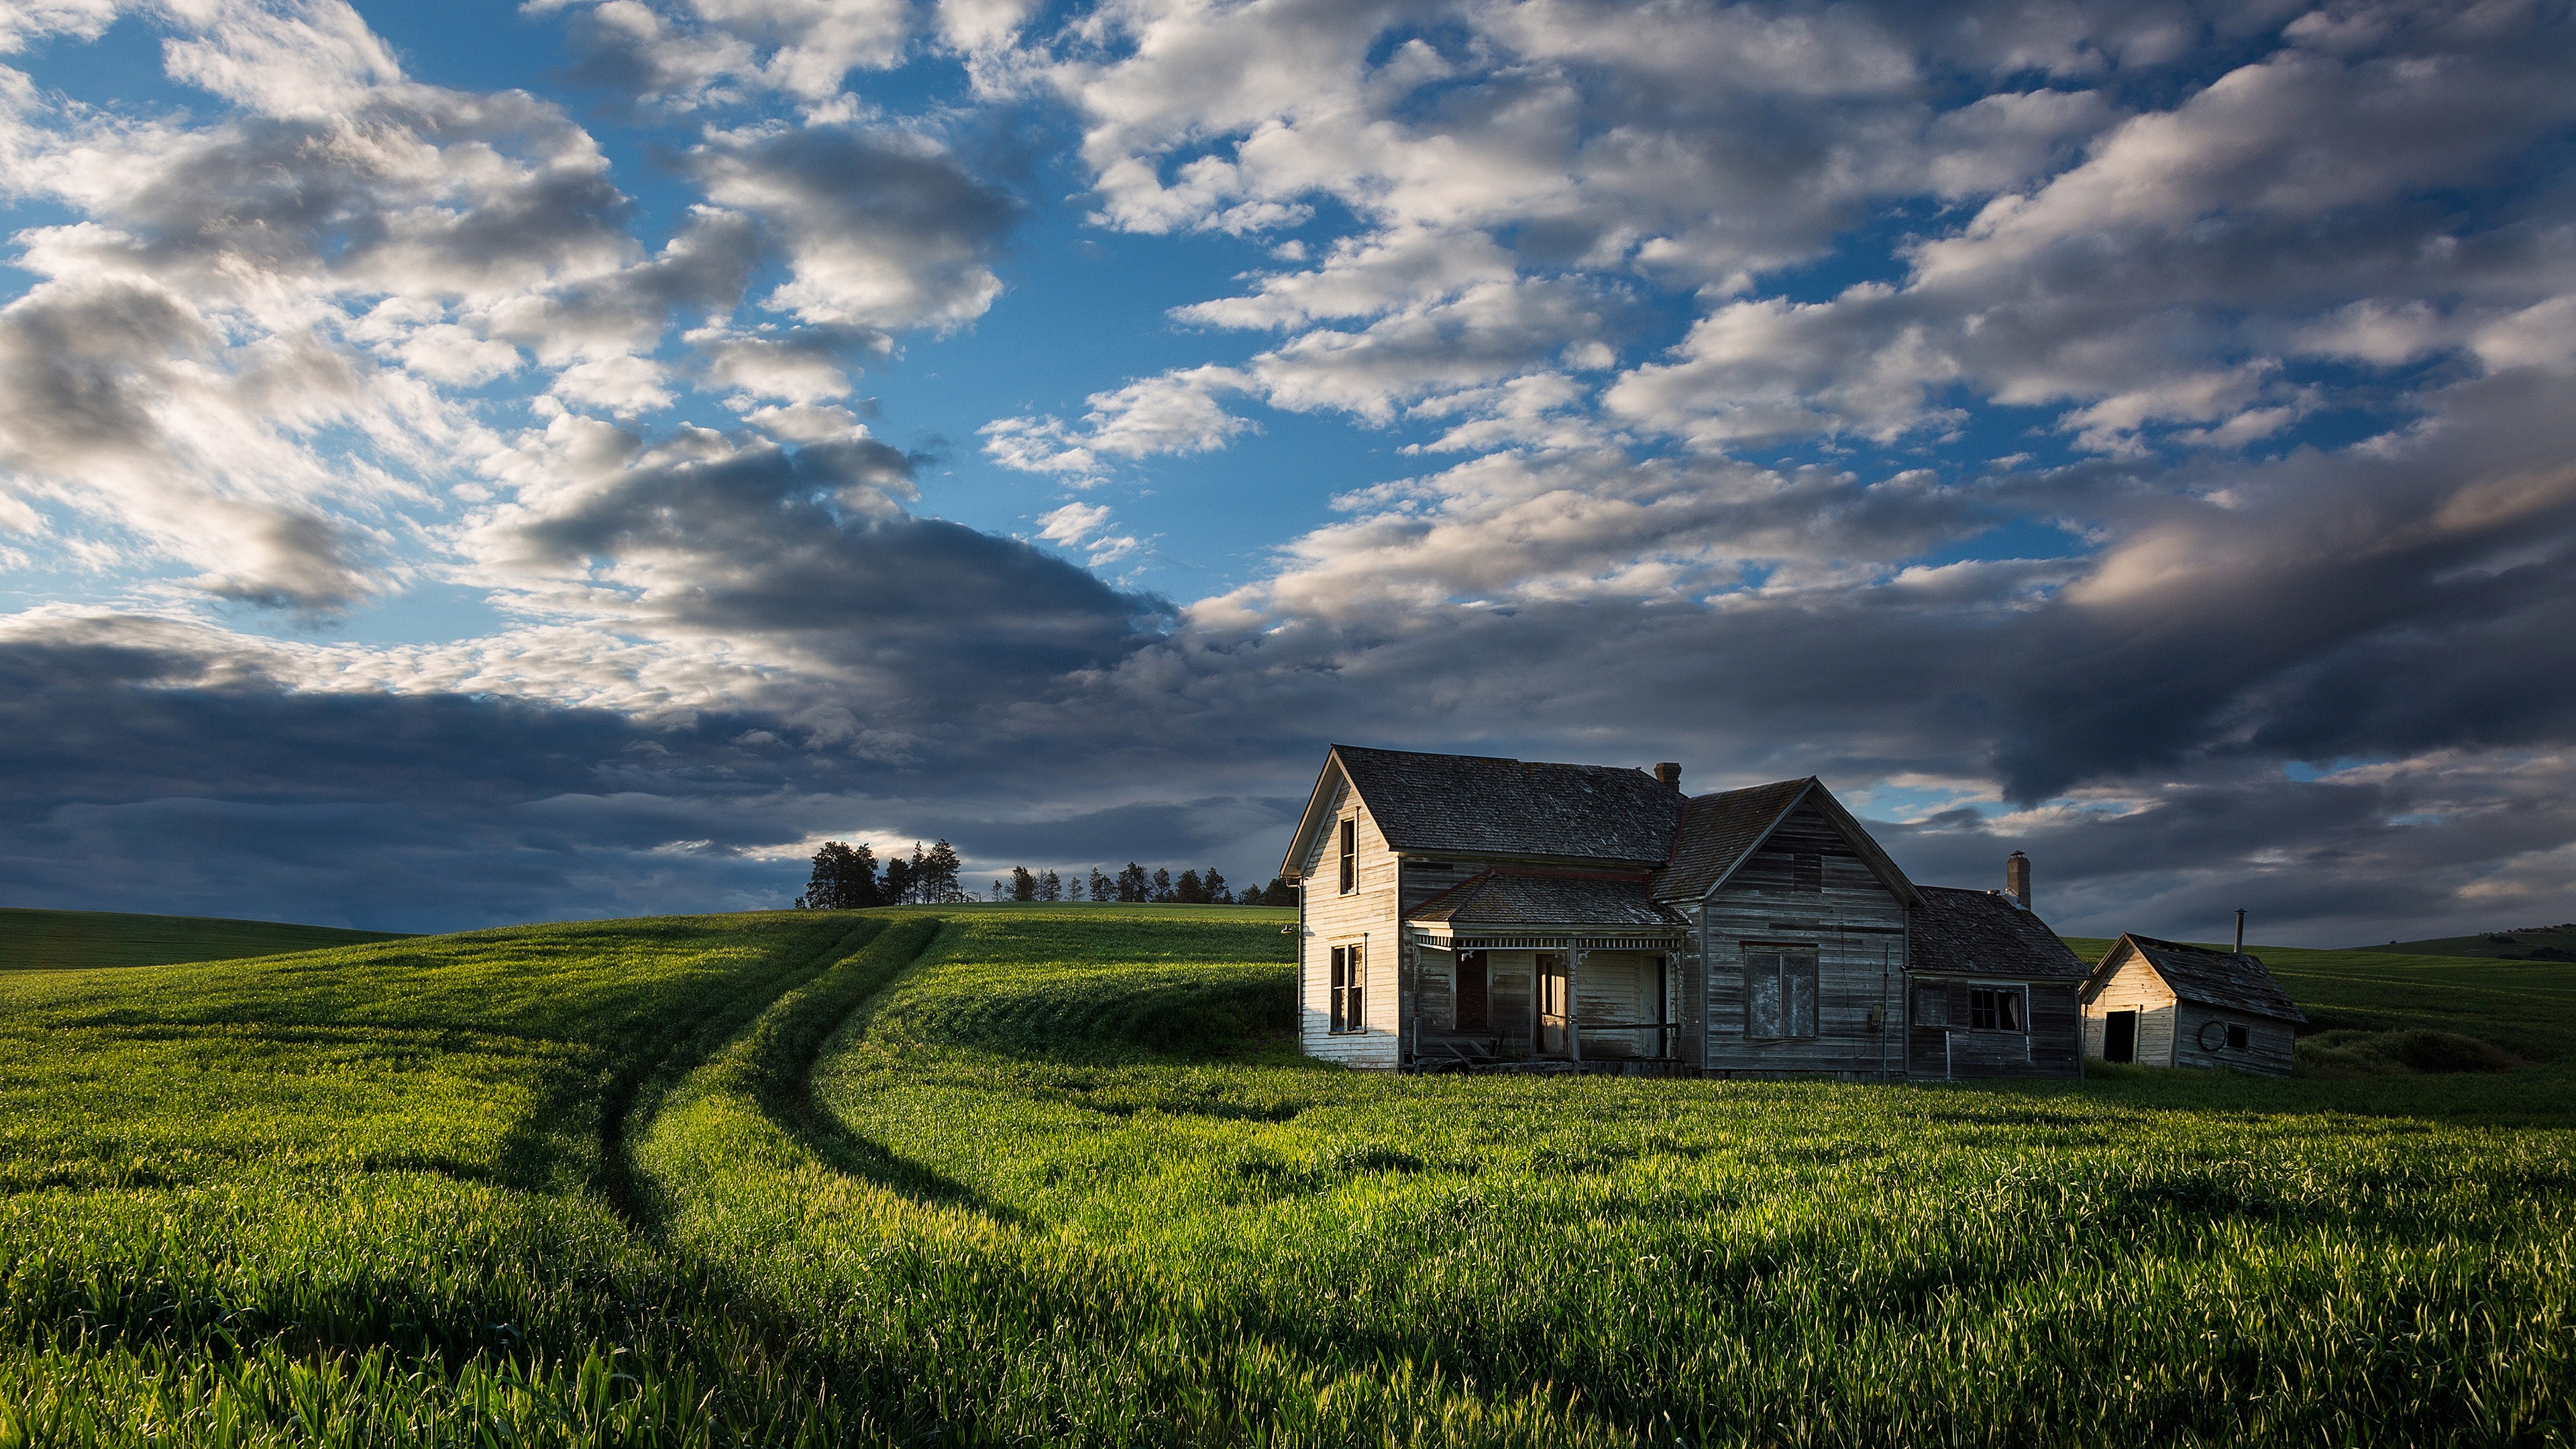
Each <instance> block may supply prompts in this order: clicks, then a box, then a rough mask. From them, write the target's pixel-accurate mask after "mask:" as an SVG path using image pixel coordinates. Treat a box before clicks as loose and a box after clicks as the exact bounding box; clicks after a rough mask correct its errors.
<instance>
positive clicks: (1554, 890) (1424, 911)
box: [1406, 870, 1683, 930]
mask: <svg viewBox="0 0 2576 1449" xmlns="http://www.w3.org/2000/svg"><path fill="white" fill-rule="evenodd" d="M1406 919H1408V920H1414V921H1446V922H1453V923H1463V922H1472V923H1474V924H1476V925H1480V926H1579V927H1584V928H1590V929H1619V930H1637V929H1640V928H1647V927H1669V928H1671V929H1673V930H1680V929H1681V928H1682V926H1683V920H1682V917H1681V915H1680V913H1678V912H1676V911H1670V910H1666V909H1665V908H1664V907H1662V906H1659V905H1657V904H1655V901H1654V898H1653V897H1652V896H1650V895H1648V894H1647V892H1646V881H1645V878H1644V877H1643V876H1611V875H1576V874H1568V873H1565V872H1561V871H1535V870H1488V871H1480V872H1478V873H1477V874H1475V875H1472V876H1469V877H1468V878H1467V879H1465V880H1463V881H1460V882H1459V883H1458V884H1456V885H1454V886H1451V887H1450V888H1449V889H1447V890H1445V891H1442V892H1441V893H1440V894H1438V895H1436V896H1433V897H1432V898H1431V899H1429V900H1427V901H1424V902H1423V903H1422V904H1421V905H1419V906H1417V907H1415V908H1414V909H1413V910H1412V911H1410V912H1408V913H1407V915H1406Z"/></svg>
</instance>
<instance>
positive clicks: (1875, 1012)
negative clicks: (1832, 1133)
mask: <svg viewBox="0 0 2576 1449" xmlns="http://www.w3.org/2000/svg"><path fill="white" fill-rule="evenodd" d="M1801 854H1807V855H1814V856H1817V857H1819V858H1820V864H1821V872H1820V878H1819V879H1818V880H1817V881H1816V882H1815V884H1814V885H1813V886H1812V887H1811V888H1805V889H1802V888H1801V887H1800V883H1799V881H1798V879H1797V869H1796V864H1795V858H1796V857H1797V856H1798V855H1801ZM1701 909H1702V911H1704V913H1705V914H1704V919H1705V921H1706V922H1707V934H1706V937H1705V940H1704V947H1705V951H1706V958H1705V966H1704V972H1703V989H1702V991H1701V993H1700V1007H1701V1017H1702V1022H1703V1023H1704V1025H1703V1027H1702V1029H1701V1030H1700V1031H1698V1032H1697V1033H1696V1036H1697V1039H1698V1040H1699V1041H1700V1042H1702V1043H1703V1044H1704V1045H1705V1049H1706V1052H1707V1056H1706V1058H1705V1062H1706V1070H1707V1071H1708V1072H1710V1073H1711V1074H1713V1075H1728V1074H1736V1073H1753V1074H1770V1073H1835V1074H1843V1075H1852V1076H1877V1075H1879V1074H1880V1073H1881V1072H1882V1071H1884V1072H1886V1073H1887V1074H1888V1075H1891V1076H1893V1075H1896V1074H1899V1073H1902V1072H1903V1071H1904V1070H1905V1061H1904V1055H1903V1050H1902V1044H1901V1043H1900V1042H1899V1041H1897V1040H1896V1039H1895V1037H1894V1036H1893V1035H1892V1033H1891V1032H1890V1031H1889V1030H1888V1020H1889V1019H1888V1017H1887V1015H1886V1014H1885V1013H1886V1011H1887V1009H1888V1008H1890V1007H1892V1006H1893V1005H1894V1003H1895V1000H1896V993H1897V991H1898V990H1899V988H1900V987H1901V986H1902V985H1903V978H1904V972H1905V907H1904V905H1903V903H1902V902H1900V901H1898V900H1897V898H1896V897H1895V895H1894V894H1892V893H1891V892H1890V891H1889V890H1888V888H1887V887H1886V886H1885V885H1884V884H1883V883H1881V882H1880V880H1879V878H1878V876H1877V875H1876V874H1875V873H1874V872H1872V871H1871V870H1870V868H1869V866H1868V865H1867V864H1866V863H1865V862H1863V861H1862V860H1861V858H1860V856H1859V855H1858V854H1857V853H1856V852H1855V851H1853V850H1852V848H1851V846H1850V844H1849V843H1847V842H1846V841H1845V840H1844V839H1843V835H1842V832H1841V831H1840V830H1838V829H1836V828H1834V826H1833V824H1832V823H1831V822H1830V821H1828V820H1827V819H1826V818H1825V817H1824V814H1823V813H1822V812H1821V811H1819V810H1817V809H1816V808H1815V807H1814V806H1813V805H1804V806H1801V807H1799V809H1798V811H1797V813H1795V814H1793V815H1792V816H1790V818H1789V819H1787V820H1785V821H1783V822H1781V824H1780V828H1779V829H1777V830H1775V831H1773V832H1772V834H1771V838H1770V839H1769V840H1767V841H1765V842H1764V843H1763V846H1762V849H1760V850H1759V851H1757V852H1755V853H1754V855H1753V856H1752V858H1750V859H1748V860H1746V861H1745V862H1744V864H1743V865H1742V866H1741V867H1739V868H1738V869H1737V871H1736V873H1735V875H1734V876H1733V878H1731V879H1730V880H1728V881H1727V883H1726V884H1725V885H1723V886H1721V887H1719V888H1718V889H1717V890H1716V891H1714V892H1712V893H1711V894H1710V895H1709V897H1708V899H1707V900H1706V901H1705V902H1704V903H1702V907H1701ZM1747 942H1753V943H1755V945H1754V947H1753V949H1754V950H1756V951H1759V950H1762V949H1764V948H1765V947H1768V948H1772V949H1777V948H1779V947H1783V946H1788V947H1812V948H1813V949H1814V950H1815V952H1816V988H1817V990H1816V1035H1815V1036H1813V1037H1811V1038H1799V1039H1789V1040H1770V1039H1764V1038H1758V1037H1753V1036H1750V1035H1748V1034H1747V1031H1746V1020H1745V1014H1746V1013H1745V990H1744V972H1745V954H1746V943H1747ZM1686 1055H1687V1054H1686Z"/></svg>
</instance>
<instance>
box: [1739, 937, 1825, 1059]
mask: <svg viewBox="0 0 2576 1449" xmlns="http://www.w3.org/2000/svg"><path fill="white" fill-rule="evenodd" d="M1744 1034H1745V1035H1746V1036H1749V1037H1757V1038H1769V1039H1772V1040H1780V1039H1784V1038H1792V1037H1811V1036H1814V1035H1816V953H1815V952H1814V951H1812V950H1807V951H1798V950H1789V951H1780V950H1770V951H1763V950H1748V951H1746V952H1745V953H1744Z"/></svg>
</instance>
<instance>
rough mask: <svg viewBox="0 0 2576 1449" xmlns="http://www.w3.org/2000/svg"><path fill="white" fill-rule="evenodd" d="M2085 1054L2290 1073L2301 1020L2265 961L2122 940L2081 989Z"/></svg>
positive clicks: (2140, 938)
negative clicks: (2292, 1051) (2082, 990)
mask: <svg viewBox="0 0 2576 1449" xmlns="http://www.w3.org/2000/svg"><path fill="white" fill-rule="evenodd" d="M2082 999H2083V1004H2084V1054H2085V1055H2086V1056H2088V1057H2091V1058H2093V1059H2095V1060H2096V1061H2106V1062H2136V1063H2139V1064H2140V1065H2142V1066H2151V1067H2226V1068H2231V1069H2233V1070H2236V1071H2240V1072H2261V1073H2264V1074H2267V1075H2270V1076H2275V1077H2286V1076H2288V1075H2289V1074H2290V1062H2291V1049H2292V1047H2293V1045H2294V1043H2295V1038H2296V1036H2297V1033H2298V1028H2299V1026H2300V1024H2301V1023H2303V1022H2305V1021H2306V1020H2307V1019H2308V1018H2307V1016H2306V1014H2305V1013H2303V1012H2301V1011H2300V1010H2299V1008H2298V1007H2297V1006H2296V1005H2294V1004H2292V1002H2291V1001H2290V994H2289V993H2288V992H2286V991H2283V990H2282V989H2281V983H2280V982H2278V981H2275V980H2273V979H2272V973H2271V972H2270V971H2269V970H2267V969H2265V968H2264V965H2263V962H2262V959H2261V958H2260V957H2256V956H2249V955H2247V954H2245V952H2244V951H2243V950H2242V949H2241V948H2240V949H2238V950H2235V951H2212V950H2209V949H2207V948H2205V947H2201V946H2186V945H2182V944H2180V943H2179V942H2174V941H2159V940H2157V939H2156V938H2155V937H2153V936H2137V935H2128V936H2122V937H2121V938H2120V939H2119V941H2118V942H2117V943H2116V944H2114V945H2113V946H2112V947H2111V949H2110V951H2109V953H2108V954H2106V955H2104V956H2103V958H2102V964H2101V965H2099V966H2097V967H2095V968H2094V969H2093V974H2092V976H2091V978H2089V979H2088V980H2086V981H2085V983H2084V992H2083V998H2082Z"/></svg>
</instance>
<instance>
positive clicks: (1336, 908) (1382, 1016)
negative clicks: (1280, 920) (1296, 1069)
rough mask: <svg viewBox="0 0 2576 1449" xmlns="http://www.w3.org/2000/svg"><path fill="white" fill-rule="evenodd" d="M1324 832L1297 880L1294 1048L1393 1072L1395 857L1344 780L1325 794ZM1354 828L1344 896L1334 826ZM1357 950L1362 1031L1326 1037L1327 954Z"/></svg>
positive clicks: (1329, 1022) (1396, 1054) (1330, 974)
mask: <svg viewBox="0 0 2576 1449" xmlns="http://www.w3.org/2000/svg"><path fill="white" fill-rule="evenodd" d="M1332 797H1333V798H1332V802H1331V806H1330V819H1331V820H1332V822H1333V823H1332V824H1331V826H1330V827H1329V828H1327V829H1325V830H1322V831H1319V832H1317V842H1316V844H1315V845H1314V847H1312V849H1311V850H1310V852H1309V854H1308V855H1307V857H1306V859H1305V861H1304V862H1302V865H1301V869H1302V870H1303V872H1304V875H1303V881H1304V893H1303V899H1304V903H1305V927H1306V934H1305V935H1304V936H1303V937H1302V938H1300V940H1299V942H1298V956H1299V960H1298V966H1299V970H1298V979H1299V990H1298V997H1299V1010H1298V1013H1297V1016H1298V1026H1297V1031H1298V1045H1299V1047H1300V1048H1301V1049H1303V1050H1304V1052H1305V1053H1306V1055H1308V1056H1311V1057H1318V1058H1321V1059H1323V1060H1325V1061H1333V1062H1340V1063H1342V1064H1344V1065H1346V1066H1354V1067H1378V1068H1389V1069H1391V1068H1393V1067H1395V1066H1397V1065H1398V1064H1399V1061H1400V1056H1399V1043H1398V1040H1397V1025H1398V1022H1399V1021H1400V1020H1401V1003H1400V1002H1399V1001H1398V999H1397V997H1398V991H1397V982H1398V976H1399V970H1398V962H1399V959H1400V956H1401V953H1400V951H1399V950H1398V943H1397V939H1396V877H1397V875H1398V874H1399V872H1398V870H1397V867H1396V857H1395V853H1394V852H1393V851H1391V850H1389V849H1387V845H1386V836H1385V835H1384V833H1383V832H1381V831H1380V830H1379V828H1378V824H1377V821H1376V820H1375V819H1373V818H1371V816H1370V814H1369V811H1368V805H1367V802H1365V801H1363V800H1361V799H1360V798H1359V796H1358V794H1357V793H1356V792H1354V791H1353V790H1352V789H1351V788H1350V783H1349V782H1348V781H1346V780H1340V779H1336V780H1335V782H1334V785H1333V789H1332ZM1345 819H1351V820H1356V821H1357V822H1358V824H1359V841H1358V844H1359V872H1358V883H1357V884H1358V888H1357V889H1355V890H1353V891H1351V892H1349V893H1348V894H1344V893H1343V892H1342V891H1341V890H1340V886H1341V857H1340V850H1341V822H1342V821H1343V820H1345ZM1350 945H1358V946H1360V947H1361V948H1362V950H1361V956H1360V961H1361V967H1362V988H1361V995H1360V1007H1361V1012H1362V1015H1363V1017H1364V1019H1365V1023H1364V1024H1365V1027H1366V1029H1365V1030H1362V1031H1352V1032H1336V1031H1334V1030H1333V1029H1332V1020H1333V1018H1332V1001H1333V947H1335V946H1350Z"/></svg>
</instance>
